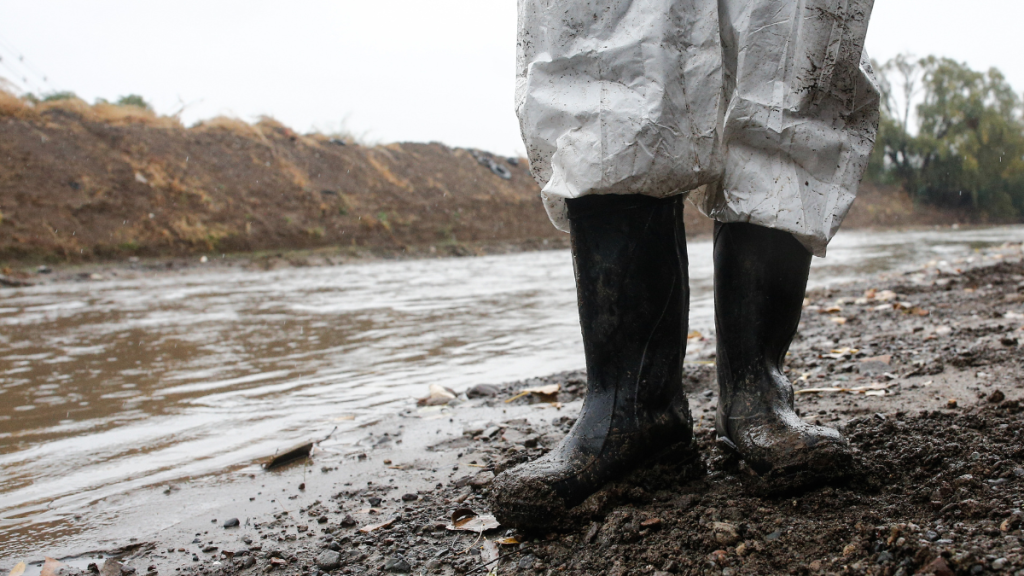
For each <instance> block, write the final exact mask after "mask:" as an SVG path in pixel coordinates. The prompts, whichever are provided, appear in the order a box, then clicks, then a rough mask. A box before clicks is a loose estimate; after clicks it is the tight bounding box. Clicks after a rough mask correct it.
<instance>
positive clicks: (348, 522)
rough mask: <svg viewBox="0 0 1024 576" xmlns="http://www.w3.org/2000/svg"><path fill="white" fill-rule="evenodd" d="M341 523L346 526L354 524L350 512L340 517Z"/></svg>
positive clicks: (354, 520) (354, 521)
mask: <svg viewBox="0 0 1024 576" xmlns="http://www.w3.org/2000/svg"><path fill="white" fill-rule="evenodd" d="M341 525H342V526H346V527H348V526H355V525H356V519H355V518H353V517H352V515H351V514H346V515H345V517H344V518H342V519H341Z"/></svg>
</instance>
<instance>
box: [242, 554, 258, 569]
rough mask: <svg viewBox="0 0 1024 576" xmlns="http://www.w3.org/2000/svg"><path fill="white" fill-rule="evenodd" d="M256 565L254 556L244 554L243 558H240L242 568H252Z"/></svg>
mask: <svg viewBox="0 0 1024 576" xmlns="http://www.w3.org/2000/svg"><path fill="white" fill-rule="evenodd" d="M255 565H256V557H255V556H246V557H245V560H242V568H252V567H253V566H255Z"/></svg>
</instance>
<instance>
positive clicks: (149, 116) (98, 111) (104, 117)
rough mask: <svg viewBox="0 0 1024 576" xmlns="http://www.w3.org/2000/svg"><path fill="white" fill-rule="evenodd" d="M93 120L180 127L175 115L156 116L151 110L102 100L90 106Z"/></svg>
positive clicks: (118, 123) (157, 126)
mask: <svg viewBox="0 0 1024 576" xmlns="http://www.w3.org/2000/svg"><path fill="white" fill-rule="evenodd" d="M92 116H93V119H94V120H95V121H98V122H107V123H109V124H113V125H115V126H123V125H125V124H145V125H146V126H152V127H154V128H182V125H181V121H180V120H179V119H178V118H177V117H175V116H157V114H156V113H155V112H153V111H152V110H148V109H146V108H140V107H138V106H124V105H118V104H110V103H106V102H102V103H99V104H96V105H94V106H92Z"/></svg>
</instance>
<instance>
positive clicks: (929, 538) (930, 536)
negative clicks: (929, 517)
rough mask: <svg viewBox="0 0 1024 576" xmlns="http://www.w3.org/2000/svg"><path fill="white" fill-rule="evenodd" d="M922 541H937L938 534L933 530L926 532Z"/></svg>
mask: <svg viewBox="0 0 1024 576" xmlns="http://www.w3.org/2000/svg"><path fill="white" fill-rule="evenodd" d="M924 539H925V540H927V541H929V542H935V541H936V540H938V539H939V534H938V532H936V531H934V530H928V531H926V532H925V533H924Z"/></svg>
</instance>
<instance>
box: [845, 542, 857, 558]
mask: <svg viewBox="0 0 1024 576" xmlns="http://www.w3.org/2000/svg"><path fill="white" fill-rule="evenodd" d="M858 549H859V548H858V546H857V545H856V544H847V545H846V546H844V547H843V556H844V557H849V556H852V555H853V554H855V553H856V552H857V550H858Z"/></svg>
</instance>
